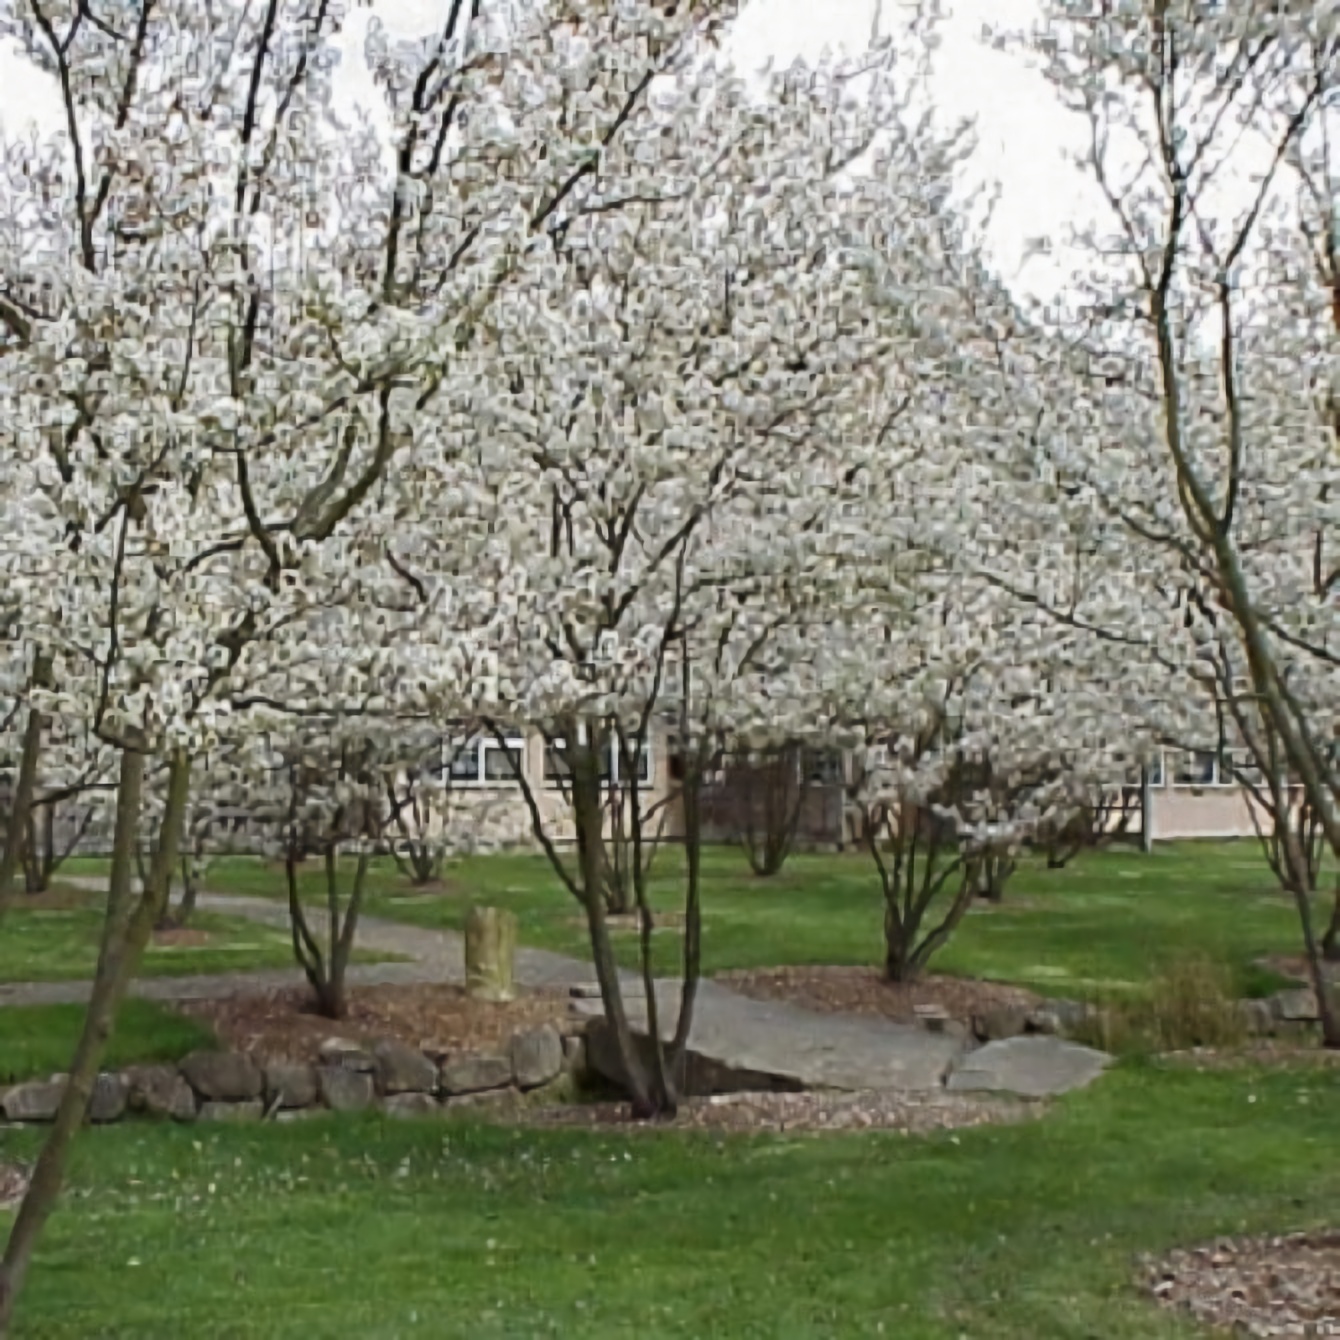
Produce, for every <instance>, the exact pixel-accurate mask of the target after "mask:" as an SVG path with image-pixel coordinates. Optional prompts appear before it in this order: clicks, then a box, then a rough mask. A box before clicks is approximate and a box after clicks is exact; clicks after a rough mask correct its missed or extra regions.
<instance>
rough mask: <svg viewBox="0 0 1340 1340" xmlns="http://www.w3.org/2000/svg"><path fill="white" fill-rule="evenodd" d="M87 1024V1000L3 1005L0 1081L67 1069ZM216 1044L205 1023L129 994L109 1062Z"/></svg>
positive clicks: (164, 1057)
mask: <svg viewBox="0 0 1340 1340" xmlns="http://www.w3.org/2000/svg"><path fill="white" fill-rule="evenodd" d="M83 1024H84V1007H83V1006H82V1005H7V1006H5V1007H4V1008H3V1009H0V1084H13V1083H14V1082H16V1081H17V1080H24V1079H44V1078H45V1077H46V1076H47V1075H51V1074H55V1073H56V1072H57V1071H63V1070H67V1069H68V1068H69V1065H70V1058H71V1057H72V1056H73V1055H74V1048H75V1043H76V1042H77V1041H78V1040H79V1031H80V1029H81V1028H82V1027H83ZM213 1044H214V1035H213V1034H212V1033H211V1032H210V1031H209V1029H207V1028H206V1027H205V1026H204V1025H203V1024H198V1023H196V1022H195V1021H194V1020H192V1019H187V1018H186V1017H185V1016H184V1015H180V1014H177V1013H176V1012H175V1011H173V1010H171V1009H169V1008H167V1007H166V1006H164V1005H157V1004H155V1003H154V1002H152V1001H148V1000H128V1001H126V1002H125V1003H124V1004H123V1005H122V1006H121V1008H120V1010H118V1011H117V1016H116V1031H115V1032H114V1033H113V1034H112V1039H111V1042H110V1043H109V1044H108V1047H107V1059H106V1061H105V1063H104V1064H105V1065H106V1066H107V1067H108V1068H109V1069H115V1068H117V1067H118V1066H126V1065H133V1064H134V1063H136V1062H139V1061H175V1060H178V1059H179V1058H181V1057H183V1056H185V1055H186V1053H187V1052H189V1051H193V1050H194V1049H195V1048H197V1047H208V1046H212V1045H213ZM3 1143H4V1142H3V1140H0V1145H3Z"/></svg>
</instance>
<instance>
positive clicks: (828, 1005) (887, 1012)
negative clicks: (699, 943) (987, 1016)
mask: <svg viewBox="0 0 1340 1340" xmlns="http://www.w3.org/2000/svg"><path fill="white" fill-rule="evenodd" d="M715 980H716V981H718V982H720V983H721V984H722V985H723V986H728V987H730V988H731V990H732V991H738V992H739V993H740V994H741V995H742V996H750V997H752V998H753V999H755V1000H781V1001H787V1002H789V1003H790V1004H792V1005H802V1006H804V1007H805V1008H806V1009H809V1010H817V1011H819V1012H820V1013H824V1014H867V1015H868V1014H876V1015H881V1016H883V1017H884V1018H886V1019H895V1020H898V1021H900V1022H905V1023H910V1022H912V1021H914V1020H915V1019H916V1017H917V1006H919V1005H920V1006H938V1007H939V1008H940V1009H942V1010H944V1011H945V1013H946V1014H948V1016H949V1017H950V1018H951V1019H961V1020H964V1021H967V1020H970V1019H971V1018H972V1016H973V1015H974V1014H982V1013H984V1012H985V1011H986V1010H992V1009H1000V1008H1002V1007H1006V1008H1014V1007H1019V1008H1024V1009H1032V1008H1034V1007H1035V1006H1036V1005H1038V1004H1039V1003H1040V1001H1041V999H1042V998H1041V997H1040V996H1038V995H1036V994H1035V993H1033V992H1032V991H1026V990H1025V989H1024V988H1023V987H1019V986H1007V985H1005V984H1004V983H1002V982H981V981H975V980H972V979H970V978H962V977H924V978H922V979H921V980H920V981H918V982H912V983H904V982H889V981H886V980H885V979H884V977H883V976H882V974H881V973H880V972H879V970H878V969H877V968H861V967H796V968H752V969H738V970H735V971H732V972H723V973H719V974H718V975H717V977H716V978H715Z"/></svg>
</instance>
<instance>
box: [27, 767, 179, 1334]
mask: <svg viewBox="0 0 1340 1340" xmlns="http://www.w3.org/2000/svg"><path fill="white" fill-rule="evenodd" d="M144 772H145V755H144V753H143V752H142V750H141V749H138V748H130V747H123V749H122V751H121V763H120V771H119V777H118V785H117V800H116V827H115V836H114V839H113V848H112V870H111V877H110V881H109V884H108V890H107V912H106V917H105V919H104V922H103V931H102V943H101V946H100V948H99V952H98V964H97V968H96V970H95V972H94V977H93V990H92V994H91V995H90V997H89V1002H88V1008H87V1011H86V1013H85V1015H84V1026H83V1029H82V1031H81V1032H80V1035H79V1043H78V1045H77V1047H76V1049H75V1054H74V1059H73V1061H72V1062H71V1065H70V1071H69V1076H68V1078H67V1080H66V1082H65V1089H64V1092H63V1094H62V1095H61V1101H60V1106H59V1108H58V1109H57V1112H56V1118H55V1121H54V1122H53V1124H52V1126H51V1129H50V1132H49V1133H48V1135H47V1138H46V1141H45V1143H44V1144H43V1146H42V1150H41V1153H40V1154H39V1155H38V1158H37V1163H36V1165H35V1166H34V1168H33V1172H32V1177H31V1179H30V1180H29V1183H28V1189H27V1191H26V1192H25V1193H24V1197H23V1200H22V1201H21V1202H20V1204H19V1210H18V1215H17V1217H16V1218H15V1220H14V1224H13V1227H12V1228H11V1229H10V1233H9V1238H8V1241H7V1242H6V1244H5V1253H4V1259H3V1261H2V1262H0V1336H3V1335H5V1334H7V1333H8V1328H9V1326H10V1323H11V1322H12V1320H13V1315H14V1307H15V1304H16V1302H17V1300H18V1296H19V1292H20V1290H21V1289H22V1287H23V1283H24V1280H25V1278H26V1276H27V1273H28V1267H29V1265H30V1264H31V1262H32V1256H33V1251H34V1249H35V1248H36V1246H37V1241H38V1239H39V1237H40V1236H41V1233H42V1229H43V1227H44V1226H45V1224H46V1222H47V1219H48V1218H49V1217H50V1215H51V1212H52V1210H53V1209H54V1208H55V1204H56V1199H57V1196H58V1195H59V1193H60V1188H61V1184H62V1182H63V1180H64V1176H65V1167H66V1163H67V1162H68V1159H69V1154H70V1147H71V1144H72V1143H73V1141H74V1137H75V1134H76V1133H77V1132H78V1130H79V1128H80V1126H81V1125H82V1124H83V1122H84V1120H85V1117H86V1116H87V1114H88V1105H89V1101H90V1099H91V1098H92V1094H93V1086H94V1083H95V1082H96V1080H97V1076H98V1069H99V1067H100V1066H101V1064H102V1058H103V1055H104V1053H105V1051H106V1049H107V1041H108V1039H109V1038H110V1036H111V1033H112V1028H113V1025H114V1024H115V1021H116V1012H117V1009H118V1007H119V1006H120V1003H121V1000H122V998H123V997H124V995H125V993H126V989H127V987H128V986H129V984H130V981H131V979H132V978H133V976H134V974H135V971H136V969H137V967H138V966H139V961H140V958H141V956H142V955H143V953H144V947H145V945H146V944H147V943H148V941H149V936H150V934H151V933H152V931H153V927H154V923H155V921H156V920H157V919H158V916H159V913H160V911H161V898H162V896H163V894H164V891H165V890H166V888H167V885H168V875H169V873H170V871H171V868H172V864H173V862H174V860H175V859H176V852H177V846H178V843H179V842H180V840H181V831H182V824H183V821H184V819H185V815H186V804H187V800H188V798H189V793H190V785H191V760H190V757H189V756H188V755H187V754H185V753H184V752H181V751H178V752H176V753H174V755H173V756H172V760H171V764H170V768H169V779H168V793H167V803H166V806H165V808H164V812H163V820H162V828H161V830H160V834H159V839H158V849H157V852H156V855H155V860H154V864H153V867H152V870H151V872H150V879H149V880H148V881H147V882H146V884H145V885H144V887H143V888H142V890H141V891H140V893H139V894H138V895H136V893H135V887H134V873H135V847H136V843H137V841H138V827H139V811H140V805H141V801H142V797H143V789H144Z"/></svg>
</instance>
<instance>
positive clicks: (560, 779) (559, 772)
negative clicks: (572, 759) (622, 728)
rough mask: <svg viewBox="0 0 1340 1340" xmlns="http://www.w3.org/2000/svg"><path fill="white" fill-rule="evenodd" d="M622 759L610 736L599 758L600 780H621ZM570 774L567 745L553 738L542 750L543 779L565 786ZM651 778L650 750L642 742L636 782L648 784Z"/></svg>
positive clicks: (614, 741) (639, 748) (615, 781)
mask: <svg viewBox="0 0 1340 1340" xmlns="http://www.w3.org/2000/svg"><path fill="white" fill-rule="evenodd" d="M622 763H623V760H622V759H621V758H620V756H619V742H618V740H616V739H613V738H611V739H610V741H609V744H608V747H607V748H606V749H605V750H604V751H603V757H602V758H601V764H602V766H601V769H600V780H601V781H602V782H606V783H612V784H614V785H618V784H619V783H620V782H621V781H622V780H623V769H622V766H621V765H622ZM571 775H572V772H571V769H570V768H569V766H568V759H567V746H566V745H565V744H564V742H563V741H562V740H555V741H554V742H553V743H552V744H550V745H548V746H546V748H545V751H544V780H545V781H546V782H548V783H549V784H550V785H551V786H566V785H567V782H568V778H569V777H570V776H571ZM651 778H652V767H651V750H650V748H649V747H648V746H647V745H646V744H645V743H644V744H642V745H640V746H639V747H638V751H637V784H638V786H649V785H650V784H651Z"/></svg>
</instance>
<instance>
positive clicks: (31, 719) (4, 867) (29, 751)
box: [0, 658, 46, 920]
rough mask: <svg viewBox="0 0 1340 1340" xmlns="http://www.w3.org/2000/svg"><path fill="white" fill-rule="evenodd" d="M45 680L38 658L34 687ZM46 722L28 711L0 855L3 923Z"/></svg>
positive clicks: (19, 857)
mask: <svg viewBox="0 0 1340 1340" xmlns="http://www.w3.org/2000/svg"><path fill="white" fill-rule="evenodd" d="M45 678H46V672H45V662H43V661H42V660H41V658H39V662H38V666H37V668H36V669H35V670H34V671H33V681H34V683H38V682H43V681H44V680H45ZM44 724H45V722H44V721H43V719H42V714H41V713H40V712H39V711H37V709H36V708H33V707H30V708H29V709H28V722H27V725H26V726H25V727H24V730H23V754H22V756H21V758H20V760H19V775H18V779H17V781H16V782H15V786H14V798H13V804H12V807H11V809H10V811H9V821H8V823H7V824H6V825H5V849H4V851H3V852H0V920H3V919H4V914H5V912H6V911H7V910H8V909H9V906H10V904H11V902H12V901H13V898H14V876H15V875H17V874H18V872H19V862H20V861H21V860H22V857H23V845H24V840H25V838H26V837H27V834H28V811H29V810H30V809H31V808H32V803H33V795H34V793H35V792H36V790H37V764H38V761H39V759H40V757H41V753H42V727H43V725H44Z"/></svg>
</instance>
